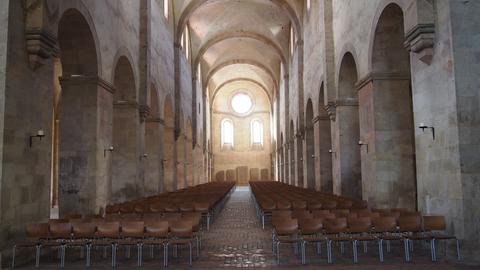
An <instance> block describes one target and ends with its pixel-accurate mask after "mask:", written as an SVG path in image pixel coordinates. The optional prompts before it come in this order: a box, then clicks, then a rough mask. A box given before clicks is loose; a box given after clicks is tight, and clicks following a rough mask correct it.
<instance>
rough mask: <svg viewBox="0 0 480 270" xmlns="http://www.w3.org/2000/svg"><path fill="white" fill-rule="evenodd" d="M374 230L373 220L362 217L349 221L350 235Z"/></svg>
mask: <svg viewBox="0 0 480 270" xmlns="http://www.w3.org/2000/svg"><path fill="white" fill-rule="evenodd" d="M371 230H372V219H371V218H370V217H361V218H354V219H350V220H348V231H349V232H350V233H368V232H370V231H371Z"/></svg>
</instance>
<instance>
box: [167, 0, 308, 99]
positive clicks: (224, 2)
mask: <svg viewBox="0 0 480 270" xmlns="http://www.w3.org/2000/svg"><path fill="white" fill-rule="evenodd" d="M302 8H303V1H300V0H175V1H174V12H175V20H176V25H177V32H176V37H177V41H178V39H179V37H180V36H181V34H182V32H183V29H184V28H185V26H187V25H188V26H189V29H190V39H191V52H192V61H193V64H194V67H196V66H197V64H200V65H201V69H202V81H203V82H204V85H205V86H208V89H209V91H210V97H212V96H213V93H214V92H218V91H221V90H222V88H223V87H232V86H233V85H231V84H238V83H239V82H249V83H254V84H255V85H257V86H259V87H261V88H263V89H265V90H266V91H267V92H268V95H269V96H270V97H273V96H274V91H276V90H277V89H278V84H279V81H280V67H281V65H282V63H284V64H285V65H286V66H288V61H287V60H286V59H288V57H289V56H288V55H289V40H290V27H291V26H292V27H293V28H294V29H297V28H299V27H300V21H301V19H300V18H299V14H301V12H300V10H302ZM295 32H296V33H298V32H299V31H295Z"/></svg>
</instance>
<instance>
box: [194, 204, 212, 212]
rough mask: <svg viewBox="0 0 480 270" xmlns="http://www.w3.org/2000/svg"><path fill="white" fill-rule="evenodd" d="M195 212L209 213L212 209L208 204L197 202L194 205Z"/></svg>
mask: <svg viewBox="0 0 480 270" xmlns="http://www.w3.org/2000/svg"><path fill="white" fill-rule="evenodd" d="M193 208H194V209H195V212H201V213H207V212H208V210H209V209H210V204H209V203H208V202H196V203H194V204H193Z"/></svg>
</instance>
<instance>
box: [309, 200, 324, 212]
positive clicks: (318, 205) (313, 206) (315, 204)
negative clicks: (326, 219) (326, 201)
mask: <svg viewBox="0 0 480 270" xmlns="http://www.w3.org/2000/svg"><path fill="white" fill-rule="evenodd" d="M308 209H309V210H311V211H313V210H317V209H322V202H319V201H309V202H308Z"/></svg>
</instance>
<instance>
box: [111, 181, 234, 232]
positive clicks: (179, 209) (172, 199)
mask: <svg viewBox="0 0 480 270" xmlns="http://www.w3.org/2000/svg"><path fill="white" fill-rule="evenodd" d="M234 186H235V183H234V182H210V183H206V184H201V185H198V186H194V187H190V188H186V189H181V190H177V191H173V192H167V193H162V194H158V195H155V196H150V197H146V198H141V199H137V200H132V201H127V202H122V203H117V204H110V205H107V207H106V210H105V212H106V215H107V216H109V215H124V216H125V215H131V214H137V215H144V214H149V213H184V212H201V213H202V215H203V216H204V217H205V218H206V223H207V230H208V229H209V227H210V220H211V218H213V215H214V214H215V210H216V209H217V210H218V209H219V208H218V207H217V206H218V205H219V204H221V202H222V201H223V200H224V198H225V196H226V195H227V194H228V193H229V192H231V191H232V190H233V189H232V188H233V187H234Z"/></svg>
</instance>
